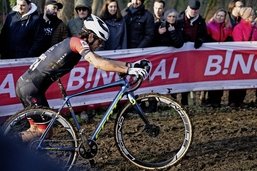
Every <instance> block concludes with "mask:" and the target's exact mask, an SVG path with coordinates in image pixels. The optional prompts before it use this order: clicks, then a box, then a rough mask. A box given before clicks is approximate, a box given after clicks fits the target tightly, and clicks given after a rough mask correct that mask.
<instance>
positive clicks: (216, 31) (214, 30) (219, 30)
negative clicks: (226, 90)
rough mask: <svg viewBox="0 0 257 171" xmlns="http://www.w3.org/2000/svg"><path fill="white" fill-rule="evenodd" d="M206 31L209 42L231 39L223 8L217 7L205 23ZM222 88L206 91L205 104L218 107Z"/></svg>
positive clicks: (229, 27)
mask: <svg viewBox="0 0 257 171" xmlns="http://www.w3.org/2000/svg"><path fill="white" fill-rule="evenodd" d="M226 18H227V19H226ZM207 31H208V36H209V41H210V42H224V41H229V40H231V36H232V25H231V23H230V21H229V18H228V16H227V12H226V11H225V10H224V9H218V10H217V11H216V12H215V14H214V16H213V17H212V18H211V19H210V20H209V21H208V23H207ZM222 96H223V90H216V91H208V99H207V102H206V104H207V105H211V106H212V107H220V103H221V97H222Z"/></svg>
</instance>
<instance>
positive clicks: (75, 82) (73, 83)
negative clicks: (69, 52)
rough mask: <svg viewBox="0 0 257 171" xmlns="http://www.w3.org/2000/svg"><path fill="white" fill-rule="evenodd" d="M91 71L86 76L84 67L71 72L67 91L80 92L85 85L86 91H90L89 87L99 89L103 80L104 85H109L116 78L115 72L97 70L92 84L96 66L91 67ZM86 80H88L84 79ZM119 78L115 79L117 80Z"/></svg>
mask: <svg viewBox="0 0 257 171" xmlns="http://www.w3.org/2000/svg"><path fill="white" fill-rule="evenodd" d="M88 68H89V71H88V73H87V75H86V68H84V67H75V68H73V69H72V70H71V72H70V75H69V79H68V85H67V90H66V91H74V90H78V89H80V88H82V87H83V85H85V89H88V88H89V87H91V86H92V87H97V86H98V85H99V82H100V80H101V78H103V84H108V83H110V82H112V81H114V80H113V78H114V74H115V73H114V72H108V74H107V72H105V71H103V70H100V69H97V72H96V74H95V75H94V76H95V79H94V82H93V83H91V81H92V78H93V73H94V66H92V65H90V66H89V67H88ZM84 78H86V80H85V79H84ZM117 79H118V77H116V78H115V80H117Z"/></svg>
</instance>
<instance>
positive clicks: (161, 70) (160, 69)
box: [150, 58, 179, 80]
mask: <svg viewBox="0 0 257 171" xmlns="http://www.w3.org/2000/svg"><path fill="white" fill-rule="evenodd" d="M166 63H167V61H166V59H162V60H161V61H160V63H159V65H158V66H157V67H156V69H155V70H154V71H153V73H152V75H151V77H150V80H154V78H155V77H157V76H161V79H163V80H164V79H167V76H166V73H167V72H166ZM176 64H177V58H173V60H172V62H171V66H170V72H169V76H168V78H178V77H179V73H175V68H176Z"/></svg>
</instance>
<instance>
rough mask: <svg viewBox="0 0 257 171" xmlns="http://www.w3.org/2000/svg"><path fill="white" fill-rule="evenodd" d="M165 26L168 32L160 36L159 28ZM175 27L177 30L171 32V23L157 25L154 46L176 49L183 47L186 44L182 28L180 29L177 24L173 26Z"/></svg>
mask: <svg viewBox="0 0 257 171" xmlns="http://www.w3.org/2000/svg"><path fill="white" fill-rule="evenodd" d="M163 24H164V26H165V27H166V30H167V31H166V32H165V33H163V34H160V33H159V28H160V26H161V25H163ZM173 26H174V27H175V30H170V31H169V23H167V22H166V21H165V22H157V23H155V31H154V40H153V46H173V47H175V48H180V47H182V46H183V44H184V39H183V32H182V28H181V27H179V26H178V25H177V24H176V23H175V24H173ZM161 27H162V26H161Z"/></svg>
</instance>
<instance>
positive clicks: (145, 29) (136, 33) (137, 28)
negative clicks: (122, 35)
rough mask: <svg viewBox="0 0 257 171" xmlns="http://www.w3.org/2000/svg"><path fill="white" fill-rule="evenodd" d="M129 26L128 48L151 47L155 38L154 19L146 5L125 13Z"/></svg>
mask: <svg viewBox="0 0 257 171" xmlns="http://www.w3.org/2000/svg"><path fill="white" fill-rule="evenodd" d="M122 14H123V16H124V19H125V21H126V25H127V37H128V48H144V47H150V46H151V44H152V40H153V37H154V18H153V15H152V14H151V13H150V12H149V11H147V10H146V9H145V7H144V5H141V6H140V7H138V8H136V9H135V8H132V7H128V8H127V9H125V11H123V13H122Z"/></svg>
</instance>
